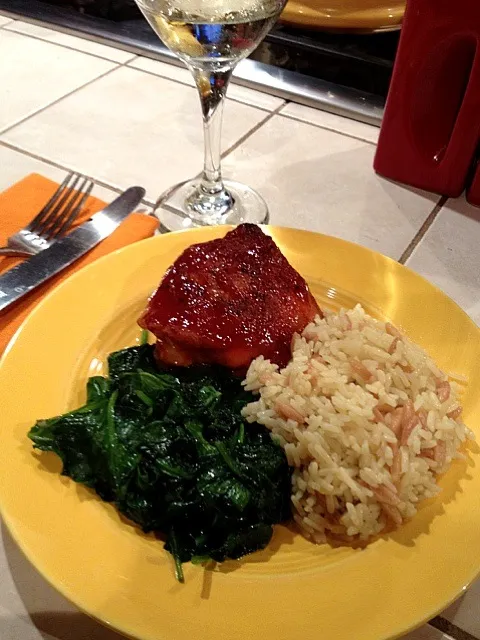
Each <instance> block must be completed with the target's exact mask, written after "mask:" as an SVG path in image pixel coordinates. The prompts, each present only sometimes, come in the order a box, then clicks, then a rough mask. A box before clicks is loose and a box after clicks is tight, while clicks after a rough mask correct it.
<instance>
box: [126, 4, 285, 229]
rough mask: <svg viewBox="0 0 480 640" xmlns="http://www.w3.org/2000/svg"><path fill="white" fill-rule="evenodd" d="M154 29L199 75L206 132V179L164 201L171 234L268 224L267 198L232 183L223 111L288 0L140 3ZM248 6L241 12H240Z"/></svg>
mask: <svg viewBox="0 0 480 640" xmlns="http://www.w3.org/2000/svg"><path fill="white" fill-rule="evenodd" d="M136 2H137V4H138V6H139V8H140V9H141V11H142V12H143V14H144V15H145V17H146V19H147V20H148V22H149V23H150V25H151V27H152V28H153V30H154V31H155V32H156V33H157V35H158V36H159V37H160V39H161V40H162V41H163V43H164V44H165V45H166V46H167V47H168V48H169V49H170V50H171V51H172V52H173V53H175V54H176V55H177V56H178V58H180V60H182V61H183V62H184V63H185V64H186V66H187V67H188V68H189V69H190V71H191V73H192V74H193V77H194V80H195V84H196V86H197V90H198V93H199V96H200V102H201V107H202V115H203V127H204V168H203V172H202V175H201V176H200V177H199V178H196V179H193V180H189V181H187V182H184V183H182V184H180V185H177V186H176V187H174V188H172V189H169V191H168V197H165V196H161V197H160V198H159V200H158V201H157V206H158V207H160V206H161V207H162V215H161V222H162V225H163V227H164V228H166V229H168V230H175V229H182V228H186V227H189V226H203V225H211V224H237V223H240V222H254V223H262V222H266V221H267V219H268V208H267V205H266V203H265V201H264V200H263V198H262V197H261V196H260V195H259V194H258V193H256V192H255V191H254V190H253V189H251V188H250V187H247V186H246V185H242V184H240V183H238V182H233V181H224V180H223V179H222V174H221V159H220V154H221V152H220V149H221V147H220V143H221V123H222V112H223V105H224V101H225V95H226V92H227V88H228V84H229V81H230V78H231V75H232V71H233V69H234V68H235V66H236V65H237V64H238V62H239V61H240V60H242V59H243V58H245V57H246V56H248V55H249V54H250V53H251V52H252V51H253V50H254V49H255V48H256V47H257V46H258V45H259V43H260V42H261V40H262V39H263V38H264V37H265V35H266V34H267V32H268V31H269V30H270V29H271V27H272V26H273V24H274V23H275V21H276V20H277V18H278V17H279V15H280V13H281V12H282V10H283V8H284V6H285V2H286V0H241V2H240V3H239V2H238V0H136ZM239 5H240V8H239Z"/></svg>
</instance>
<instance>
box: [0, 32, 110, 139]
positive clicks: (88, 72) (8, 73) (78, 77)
mask: <svg viewBox="0 0 480 640" xmlns="http://www.w3.org/2000/svg"><path fill="white" fill-rule="evenodd" d="M0 60H1V63H0V86H1V87H2V97H1V99H0V131H2V130H4V129H5V128H7V127H10V126H12V125H14V124H16V123H17V122H19V121H20V120H22V119H23V118H26V117H27V116H30V115H31V114H33V113H35V112H36V111H38V110H39V109H42V108H43V107H46V106H47V105H49V104H51V103H52V102H53V101H55V100H57V99H58V98H61V97H62V96H64V95H66V94H67V93H70V92H71V91H73V90H74V89H76V88H77V87H80V86H82V85H84V84H85V83H87V82H89V81H90V80H93V79H94V78H97V77H98V76H100V75H102V74H103V73H105V72H107V71H109V70H110V69H113V68H114V67H115V64H114V63H112V62H107V61H106V60H100V58H94V57H92V56H88V55H86V54H85V53H80V52H79V51H72V50H70V49H64V48H62V47H57V46H56V45H53V44H50V43H49V42H42V41H41V40H36V39H34V38H29V37H28V36H24V35H20V34H18V33H13V32H12V31H8V30H7V29H2V32H1V36H0Z"/></svg>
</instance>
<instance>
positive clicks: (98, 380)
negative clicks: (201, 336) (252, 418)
mask: <svg viewBox="0 0 480 640" xmlns="http://www.w3.org/2000/svg"><path fill="white" fill-rule="evenodd" d="M108 366H109V377H108V378H103V377H98V376H97V377H93V378H90V380H89V381H88V384H87V402H86V404H85V405H84V406H83V407H81V408H80V409H77V410H75V411H71V412H69V413H66V414H65V415H62V416H58V417H55V418H51V419H49V420H39V421H38V422H37V423H36V425H35V426H34V427H32V429H31V430H30V432H29V437H30V438H31V440H32V441H33V443H34V447H35V448H37V449H40V450H42V451H53V452H54V453H56V454H57V455H58V456H59V457H60V458H61V459H62V462H63V471H62V473H63V475H67V476H70V477H71V478H72V479H73V480H75V481H76V482H80V483H82V484H85V485H86V486H88V487H91V488H92V489H94V490H95V491H96V492H97V493H98V495H99V496H100V497H101V498H102V499H103V500H106V501H110V502H114V503H115V505H116V507H117V508H118V510H119V511H120V512H121V513H123V514H124V515H125V516H127V517H128V518H130V519H131V520H133V521H134V522H136V523H137V524H138V525H140V526H141V527H142V528H143V530H144V531H146V532H147V531H152V530H153V531H158V532H163V533H164V534H166V537H167V539H166V544H165V548H166V549H167V550H168V551H170V553H172V555H173V556H174V558H175V563H176V574H177V577H178V578H179V579H182V575H183V574H182V571H181V563H182V562H187V561H189V560H192V559H194V560H195V562H200V561H208V560H209V559H212V560H215V561H218V562H221V561H223V560H225V559H226V558H239V557H241V556H243V555H245V554H247V553H251V552H252V551H255V550H257V549H261V548H263V547H265V546H266V545H267V544H268V542H269V540H270V538H271V536H272V525H273V524H275V523H278V522H282V521H284V520H286V519H287V518H288V517H289V514H290V508H289V501H290V470H289V468H288V465H287V462H286V459H285V456H284V453H283V451H282V449H281V448H280V447H279V446H278V445H277V444H275V443H274V442H273V441H272V440H271V438H270V435H269V434H268V432H267V431H266V430H265V429H264V427H262V426H260V425H257V424H248V423H246V422H245V421H244V420H243V419H242V417H241V415H240V409H241V408H242V407H243V406H244V405H245V404H246V403H247V402H249V401H250V400H251V396H250V394H249V393H247V392H245V391H244V390H243V388H242V386H241V384H240V381H239V379H238V378H236V377H234V376H232V375H231V374H230V373H229V372H228V371H226V370H224V369H221V368H215V367H207V366H201V367H190V368H187V369H182V368H169V369H163V370H160V369H158V367H157V365H156V363H155V359H154V354H153V347H152V346H151V345H148V344H142V345H140V346H138V347H131V348H129V349H124V350H122V351H117V352H115V353H112V354H111V355H110V356H109V358H108Z"/></svg>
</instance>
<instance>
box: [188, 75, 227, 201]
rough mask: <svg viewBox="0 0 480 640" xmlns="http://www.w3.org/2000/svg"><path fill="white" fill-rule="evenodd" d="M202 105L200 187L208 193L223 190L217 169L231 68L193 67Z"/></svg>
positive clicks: (219, 168)
mask: <svg viewBox="0 0 480 640" xmlns="http://www.w3.org/2000/svg"><path fill="white" fill-rule="evenodd" d="M192 73H193V77H194V78H195V83H196V85H197V89H198V93H199V95H200V102H201V105H202V115H203V132H204V164H203V174H202V178H201V182H200V187H201V189H202V190H203V191H204V192H206V193H208V194H211V195H214V194H217V193H220V192H222V191H224V186H223V181H222V171H221V133H222V116H223V105H224V102H225V94H226V93H227V87H228V83H229V82H230V78H231V75H232V69H228V70H223V71H207V70H205V69H200V68H193V69H192Z"/></svg>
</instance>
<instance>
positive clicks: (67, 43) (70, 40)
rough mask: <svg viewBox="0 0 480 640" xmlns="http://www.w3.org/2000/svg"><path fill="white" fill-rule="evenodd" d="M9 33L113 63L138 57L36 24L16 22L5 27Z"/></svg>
mask: <svg viewBox="0 0 480 640" xmlns="http://www.w3.org/2000/svg"><path fill="white" fill-rule="evenodd" d="M5 29H7V30H8V31H15V32H17V33H23V34H26V35H29V36H32V37H34V38H38V39H39V40H46V41H47V42H53V43H54V44H60V45H62V46H64V47H68V48H69V49H75V50H76V51H83V52H84V53H90V54H92V55H94V56H97V57H98V58H106V59H107V60H112V61H113V62H120V63H124V62H128V61H129V60H132V59H133V58H135V57H136V56H135V55H134V54H133V53H129V52H128V51H121V50H120V49H115V48H114V47H107V46H105V45H104V44H99V43H97V42H92V41H91V40H86V39H85V38H77V37H75V36H71V35H68V34H66V33H61V32H60V31H53V30H52V29H45V28H44V27H41V26H39V25H36V24H31V23H28V22H21V21H20V20H15V21H14V22H11V23H10V24H9V25H7V26H6V27H5Z"/></svg>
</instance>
